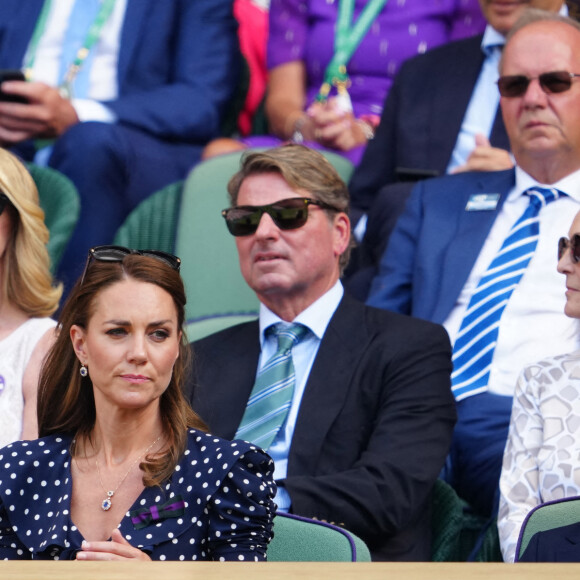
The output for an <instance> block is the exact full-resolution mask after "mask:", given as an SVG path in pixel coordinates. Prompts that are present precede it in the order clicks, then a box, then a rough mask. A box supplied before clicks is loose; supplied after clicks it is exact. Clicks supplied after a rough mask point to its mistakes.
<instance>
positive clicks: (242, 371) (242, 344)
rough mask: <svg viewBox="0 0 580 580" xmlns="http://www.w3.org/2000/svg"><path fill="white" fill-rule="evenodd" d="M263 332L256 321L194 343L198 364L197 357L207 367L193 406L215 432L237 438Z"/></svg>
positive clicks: (202, 365)
mask: <svg viewBox="0 0 580 580" xmlns="http://www.w3.org/2000/svg"><path fill="white" fill-rule="evenodd" d="M259 333H260V330H259V325H258V322H257V321H254V322H250V323H247V324H242V325H240V326H235V327H233V328H230V329H227V330H225V331H223V332H221V333H218V334H217V335H215V336H212V337H210V340H208V339H204V340H202V341H199V342H198V343H194V345H193V357H194V364H195V360H196V359H197V360H198V364H199V366H200V367H201V368H202V369H203V372H202V374H201V376H200V377H199V378H198V380H199V381H200V387H199V389H196V388H195V387H194V389H195V391H194V393H195V397H194V401H193V408H194V409H195V410H196V411H197V412H198V413H199V414H200V416H201V417H202V419H203V420H204V421H206V422H207V423H208V425H209V427H210V431H211V432H212V433H214V434H215V435H218V436H220V437H224V438H225V439H233V437H234V435H235V433H236V431H237V428H238V426H239V424H240V421H241V420H242V416H243V414H244V410H245V408H246V403H247V401H248V399H249V398H250V393H251V392H252V387H253V385H254V381H255V378H256V369H257V368H258V359H259V356H260V336H259ZM206 353H207V355H206ZM205 358H207V360H204V359H205ZM210 365H211V366H210ZM224 402H225V403H224Z"/></svg>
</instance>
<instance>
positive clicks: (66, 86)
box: [24, 0, 116, 97]
mask: <svg viewBox="0 0 580 580" xmlns="http://www.w3.org/2000/svg"><path fill="white" fill-rule="evenodd" d="M115 1H116V0H103V1H102V3H101V7H100V9H99V12H98V14H97V16H96V18H95V20H94V22H93V23H92V24H91V27H90V28H89V31H88V33H87V36H86V37H85V40H84V42H83V45H82V46H81V48H79V50H78V52H77V54H76V57H75V59H74V60H73V62H72V63H71V64H70V66H69V68H68V70H67V72H66V74H65V76H64V79H62V81H61V84H60V88H61V92H62V93H63V96H67V97H70V94H71V87H72V84H73V83H74V80H75V78H76V76H77V75H78V73H79V71H80V70H81V68H82V66H83V64H84V62H85V60H86V58H87V56H89V52H90V51H91V49H92V48H93V46H94V44H95V42H97V40H98V39H99V37H100V36H101V32H102V30H103V26H104V25H105V23H106V22H107V20H108V19H109V16H111V13H112V12H113V8H114V7H115ZM51 8H52V0H45V2H44V4H43V6H42V11H41V13H40V16H39V17H38V20H37V22H36V26H35V28H34V32H33V33H32V38H31V40H30V45H29V47H28V51H27V52H26V58H25V65H24V70H25V74H26V78H27V79H29V80H30V79H31V77H32V70H33V68H34V61H35V59H36V51H37V49H38V43H39V42H40V39H41V37H42V35H43V34H44V33H45V31H46V23H47V20H48V15H49V14H50V9H51Z"/></svg>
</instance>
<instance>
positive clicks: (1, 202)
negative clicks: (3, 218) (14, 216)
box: [0, 193, 10, 215]
mask: <svg viewBox="0 0 580 580" xmlns="http://www.w3.org/2000/svg"><path fill="white" fill-rule="evenodd" d="M9 203H10V200H9V199H8V197H7V196H6V195H5V194H3V193H0V215H2V214H3V213H4V210H5V209H6V207H7V206H8V204H9Z"/></svg>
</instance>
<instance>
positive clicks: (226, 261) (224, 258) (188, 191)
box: [175, 151, 353, 341]
mask: <svg viewBox="0 0 580 580" xmlns="http://www.w3.org/2000/svg"><path fill="white" fill-rule="evenodd" d="M242 154H243V152H241V151H240V152H235V153H229V154H227V155H221V156H219V157H213V158H211V159H208V160H207V161H203V162H201V163H199V164H198V165H196V166H195V167H194V168H193V170H192V171H191V172H190V174H189V176H188V177H187V179H186V180H185V183H184V187H183V195H182V200H181V207H180V212H179V219H178V224H177V238H176V244H175V253H176V254H177V255H178V256H179V257H180V258H181V259H182V268H181V273H182V276H183V279H184V281H185V286H186V290H187V320H188V325H187V333H188V337H189V339H190V340H192V341H193V340H197V339H199V338H202V337H204V336H207V335H208V334H212V333H214V332H217V331H218V330H221V329H223V328H226V327H228V326H232V325H234V324H238V323H240V322H245V321H247V320H252V319H254V318H256V317H257V315H258V309H259V302H258V299H257V297H256V295H255V294H254V292H253V291H252V290H251V289H250V288H249V287H248V286H247V284H246V283H245V281H244V279H243V277H242V275H241V272H240V268H239V262H238V254H237V251H236V245H235V241H234V238H233V236H231V235H230V234H229V232H228V231H227V228H226V225H225V222H224V219H223V217H222V216H221V210H222V209H224V208H226V207H228V205H229V203H228V196H227V184H228V181H229V180H230V178H231V177H232V175H233V174H234V173H235V172H236V171H237V170H238V169H239V165H240V158H241V156H242ZM325 155H326V156H327V158H328V159H329V160H330V161H331V163H333V165H334V166H335V167H336V168H337V171H338V172H339V174H340V175H341V177H342V178H343V179H344V180H345V181H348V179H349V178H350V175H351V173H352V170H353V166H352V164H351V163H350V162H349V161H348V160H347V159H344V158H343V157H341V156H339V155H337V154H335V153H325Z"/></svg>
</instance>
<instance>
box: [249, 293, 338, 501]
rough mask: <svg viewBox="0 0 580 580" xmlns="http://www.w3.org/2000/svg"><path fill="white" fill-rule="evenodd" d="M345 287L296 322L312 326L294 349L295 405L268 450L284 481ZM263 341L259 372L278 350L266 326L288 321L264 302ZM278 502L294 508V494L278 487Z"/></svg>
mask: <svg viewBox="0 0 580 580" xmlns="http://www.w3.org/2000/svg"><path fill="white" fill-rule="evenodd" d="M343 294H344V289H343V287H342V284H341V283H340V281H337V282H336V284H335V285H334V286H333V287H332V288H331V289H330V290H329V291H328V292H326V294H323V295H322V296H321V297H320V298H319V299H318V300H316V302H313V303H312V304H311V305H310V306H309V307H308V308H307V309H306V310H304V311H302V312H301V313H300V314H299V315H298V316H297V317H296V318H295V319H294V320H293V321H292V323H300V324H303V325H304V326H306V327H308V328H309V329H310V332H309V333H308V334H307V335H306V336H305V338H304V339H303V340H301V341H300V342H299V343H298V344H297V345H296V346H295V347H294V348H293V349H292V361H293V363H294V372H295V381H296V382H295V387H294V394H293V396H292V404H291V406H290V410H289V412H288V417H287V418H286V421H285V422H284V424H283V425H282V427H280V431H279V432H278V435H277V436H276V438H275V439H274V441H273V442H272V445H271V446H270V448H269V449H268V453H269V454H270V456H271V457H272V459H274V463H275V468H274V479H275V480H280V479H284V478H285V477H286V472H287V468H288V454H289V452H290V444H291V443H292V436H293V435H294V428H295V427H296V418H297V417H298V410H299V408H300V403H301V401H302V395H303V394H304V389H305V387H306V382H307V381H308V376H309V375H310V369H311V368H312V365H313V363H314V359H315V358H316V355H317V353H318V348H319V347H320V342H321V341H322V337H323V336H324V333H325V332H326V327H327V326H328V323H329V322H330V319H331V318H332V316H333V315H334V312H335V311H336V309H337V308H338V305H339V303H340V301H341V300H342V296H343ZM259 321H260V344H261V349H262V350H261V354H260V360H259V362H258V369H257V372H256V375H257V374H258V372H259V370H260V369H261V368H262V366H263V365H264V364H265V363H266V361H268V360H269V359H270V358H271V357H272V356H273V355H274V354H275V352H276V350H277V340H276V337H275V336H272V335H269V336H266V329H267V328H268V327H270V326H272V325H273V324H279V323H282V324H286V325H290V324H291V323H288V322H285V321H283V320H282V319H280V318H279V317H278V316H277V315H276V314H274V313H273V312H272V311H271V310H270V309H268V308H267V307H266V306H264V305H263V304H261V305H260V318H259ZM276 503H277V504H278V509H279V510H280V511H288V509H289V508H290V496H289V494H288V492H287V491H286V490H285V489H284V488H282V487H279V488H278V493H277V495H276Z"/></svg>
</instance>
